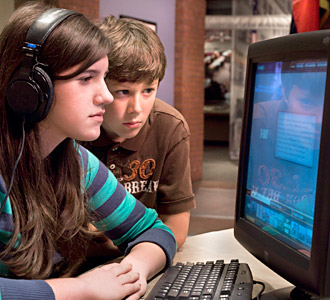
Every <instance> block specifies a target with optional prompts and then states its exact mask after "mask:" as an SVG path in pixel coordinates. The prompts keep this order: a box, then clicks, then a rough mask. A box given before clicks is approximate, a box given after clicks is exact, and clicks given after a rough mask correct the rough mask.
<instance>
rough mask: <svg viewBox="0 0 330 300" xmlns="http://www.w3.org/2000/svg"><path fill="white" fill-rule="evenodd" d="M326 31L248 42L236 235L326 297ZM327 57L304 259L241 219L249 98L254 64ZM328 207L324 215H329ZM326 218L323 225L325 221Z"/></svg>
mask: <svg viewBox="0 0 330 300" xmlns="http://www.w3.org/2000/svg"><path fill="white" fill-rule="evenodd" d="M329 44H330V30H323V31H317V32H307V33H300V34H294V35H289V36H284V37H279V38H275V39H270V40H265V41H261V42H257V43H255V44H252V45H250V47H249V51H248V57H247V69H246V83H245V108H244V117H243V126H242V135H241V148H240V161H239V168H238V181H237V193H236V212H235V224H234V234H235V238H236V239H237V240H238V241H239V242H240V243H241V244H242V245H243V246H244V247H245V248H246V249H247V250H248V251H249V252H251V253H252V254H253V255H254V256H256V257H257V258H258V259H259V260H260V261H262V262H263V263H264V264H266V265H267V266H269V267H270V268H271V269H272V270H274V271H275V272H276V273H278V274H279V275H280V276H282V277H283V278H285V279H286V280H288V281H290V282H291V283H292V284H293V285H296V286H299V287H301V288H303V289H304V290H306V291H308V292H311V293H315V294H317V295H319V296H322V297H325V296H330V288H329V286H330V277H329V275H330V266H329V260H328V257H329V254H330V252H329V240H330V238H329V232H330V213H329V212H330V203H329V202H330V201H328V202H326V201H321V199H322V198H323V199H325V197H326V195H328V196H330V188H329V185H328V184H327V182H329V180H330V172H327V166H328V165H330V155H329V150H328V149H330V148H329V147H330V139H328V140H327V138H326V136H327V133H330V121H329V120H328V119H329V118H327V117H326V116H330V76H329V72H330V63H329V58H330V51H329V47H330V45H329ZM308 58H325V59H326V60H327V61H328V66H327V77H326V90H325V100H324V109H323V120H322V132H321V141H320V156H319V161H320V162H322V163H319V168H318V177H317V190H316V199H315V215H314V223H313V237H312V249H311V256H310V258H308V257H307V256H305V255H304V254H301V253H299V252H298V251H296V250H294V249H293V248H291V247H289V246H287V245H286V244H284V243H283V242H281V241H279V240H276V239H274V238H273V237H272V236H271V235H269V234H267V233H266V232H264V231H262V230H261V229H260V228H258V227H257V226H255V225H253V224H252V223H251V222H249V221H248V220H246V219H244V218H243V212H244V204H245V202H244V199H245V191H246V181H247V167H248V158H249V141H250V130H251V121H252V108H253V105H252V103H251V99H252V97H253V92H254V89H253V87H254V76H252V75H253V74H254V71H255V69H256V63H262V62H276V61H290V60H303V59H308ZM327 212H328V214H327ZM325 223H326V224H325Z"/></svg>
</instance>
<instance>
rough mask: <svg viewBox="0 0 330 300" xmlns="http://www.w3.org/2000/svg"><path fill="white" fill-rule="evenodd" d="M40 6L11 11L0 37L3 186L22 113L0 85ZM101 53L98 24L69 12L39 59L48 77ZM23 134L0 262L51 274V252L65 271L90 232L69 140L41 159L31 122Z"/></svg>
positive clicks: (21, 273) (31, 273)
mask: <svg viewBox="0 0 330 300" xmlns="http://www.w3.org/2000/svg"><path fill="white" fill-rule="evenodd" d="M47 8H49V7H48V6H45V4H43V3H41V2H37V3H33V4H31V3H30V4H27V5H24V6H22V7H21V8H19V9H18V10H16V11H15V12H14V14H13V15H12V17H11V18H10V20H9V22H8V24H7V26H6V27H5V28H4V30H3V32H2V34H1V36H0V55H1V60H0V124H1V125H0V126H1V133H0V157H1V159H0V174H1V176H2V177H3V179H4V182H5V183H6V186H7V188H8V186H9V182H10V178H11V174H12V170H13V167H14V164H15V161H16V159H17V157H18V155H19V148H20V145H21V143H22V128H21V127H22V118H21V117H19V116H18V115H16V114H15V113H13V112H12V111H11V110H10V109H9V108H8V106H7V104H6V88H7V85H8V81H9V79H10V76H11V74H12V73H13V72H14V70H15V69H16V68H17V66H18V65H19V63H20V61H21V59H22V52H21V49H22V45H23V43H24V41H25V36H26V33H27V30H28V29H29V27H30V26H31V24H32V22H33V21H34V20H35V19H36V18H37V17H38V16H39V15H40V14H41V13H42V12H43V11H45V10H46V9H47ZM108 51H109V44H108V40H107V39H106V38H105V37H104V36H103V35H102V33H101V32H100V31H99V29H98V28H97V27H96V26H95V25H94V24H92V23H91V22H89V21H88V20H87V19H86V18H85V17H84V16H81V15H73V16H70V17H69V18H67V19H66V20H65V21H63V22H62V23H61V24H60V25H59V26H57V27H56V28H55V30H54V31H53V32H52V33H51V34H50V36H49V37H48V39H47V41H46V43H45V45H44V48H43V50H42V52H41V55H40V58H39V61H41V62H42V63H44V64H47V65H48V66H49V70H50V73H51V76H52V77H53V78H55V76H56V75H57V74H59V73H60V72H62V71H65V70H67V69H68V68H70V67H73V66H76V65H78V64H80V65H81V68H80V71H83V70H84V69H86V68H88V67H89V66H90V65H92V64H93V63H94V62H96V61H97V60H99V59H100V58H102V57H104V56H105V55H106V54H107V53H108ZM68 101H70V99H68ZM54 102H55V103H56V95H55V98H54ZM53 105H54V103H53ZM25 131H26V141H25V146H24V150H23V155H22V158H21V160H20V162H19V164H18V168H17V170H16V172H15V174H14V184H13V188H12V190H11V193H10V195H9V196H10V204H11V207H12V214H13V220H14V224H13V232H14V234H13V237H12V239H11V240H10V242H9V244H8V245H7V246H6V247H5V248H3V249H1V253H0V259H1V261H2V262H3V263H5V264H6V265H7V266H9V270H10V272H11V273H12V274H13V276H16V277H20V278H47V277H49V276H51V274H52V271H54V270H53V262H54V258H55V257H56V255H55V253H56V252H57V253H59V254H60V255H61V256H62V257H63V258H64V259H63V260H62V262H63V263H62V264H61V265H60V266H59V269H60V274H62V275H63V276H69V275H70V274H71V273H72V272H73V270H74V269H75V267H76V266H77V265H79V263H80V262H81V261H82V260H83V259H84V256H85V249H86V245H87V243H88V241H89V240H90V238H91V236H92V233H91V232H90V231H89V230H88V224H89V223H90V221H91V220H90V215H89V213H88V210H87V208H86V201H85V198H86V197H85V196H84V193H82V192H81V191H82V190H83V189H82V186H81V184H82V171H81V167H80V161H79V156H78V153H77V151H76V149H75V145H74V143H73V141H72V140H71V139H66V140H65V141H63V142H62V143H61V144H60V145H59V146H58V147H57V148H56V149H55V150H54V151H53V152H52V153H51V154H50V155H49V156H48V157H47V158H46V159H42V157H41V153H40V137H39V130H38V124H26V126H25ZM1 217H3V214H2V216H1V215H0V218H1ZM18 240H19V241H20V243H19V245H18V246H17V245H15V243H16V242H17V241H18Z"/></svg>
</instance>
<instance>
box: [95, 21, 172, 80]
mask: <svg viewBox="0 0 330 300" xmlns="http://www.w3.org/2000/svg"><path fill="white" fill-rule="evenodd" d="M100 29H101V30H102V31H103V33H104V34H105V36H106V37H107V38H108V39H109V41H110V43H111V50H110V52H109V53H108V58H109V73H108V75H107V79H110V80H117V81H120V82H126V81H128V82H141V81H148V82H150V83H151V82H153V81H154V80H156V79H159V81H161V80H162V79H163V78H164V75H165V69H166V56H165V51H164V46H163V44H162V42H161V41H160V38H159V37H158V35H157V33H156V32H155V31H154V30H152V29H151V28H149V27H148V26H146V25H145V24H143V23H142V22H141V21H138V20H135V19H130V18H120V19H117V18H115V17H114V16H111V15H110V16H108V17H107V18H105V19H104V21H103V23H102V24H101V26H100Z"/></svg>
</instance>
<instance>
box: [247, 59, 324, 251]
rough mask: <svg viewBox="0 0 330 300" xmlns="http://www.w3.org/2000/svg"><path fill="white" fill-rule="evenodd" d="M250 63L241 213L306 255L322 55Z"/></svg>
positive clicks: (320, 113) (320, 110)
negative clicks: (249, 120) (248, 135)
mask: <svg viewBox="0 0 330 300" xmlns="http://www.w3.org/2000/svg"><path fill="white" fill-rule="evenodd" d="M255 68H256V70H255V75H254V76H255V81H254V82H255V84H254V91H253V99H252V101H253V102H252V103H253V111H252V124H251V138H250V147H249V148H250V151H249V158H248V162H249V163H248V169H247V183H246V201H245V208H244V216H245V217H246V218H247V219H248V220H250V221H251V222H253V223H254V224H255V225H256V226H258V227H259V228H260V229H262V230H264V231H267V232H268V233H269V234H271V235H273V236H274V237H276V238H278V239H279V240H281V241H283V242H285V243H288V244H289V245H291V246H292V247H293V248H294V249H296V250H298V251H301V253H303V254H305V255H307V256H310V250H311V243H312V235H313V220H314V205H315V192H316V182H317V171H318V163H319V153H320V132H321V129H322V122H321V120H322V116H323V104H324V103H323V101H324V92H325V81H326V69H327V61H326V59H308V60H298V61H277V62H270V63H257V64H256V66H255Z"/></svg>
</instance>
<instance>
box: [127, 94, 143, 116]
mask: <svg viewBox="0 0 330 300" xmlns="http://www.w3.org/2000/svg"><path fill="white" fill-rule="evenodd" d="M127 111H128V113H130V114H134V113H140V112H141V111H142V107H141V99H140V96H139V95H134V96H132V98H131V99H130V101H129V105H128V108H127Z"/></svg>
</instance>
